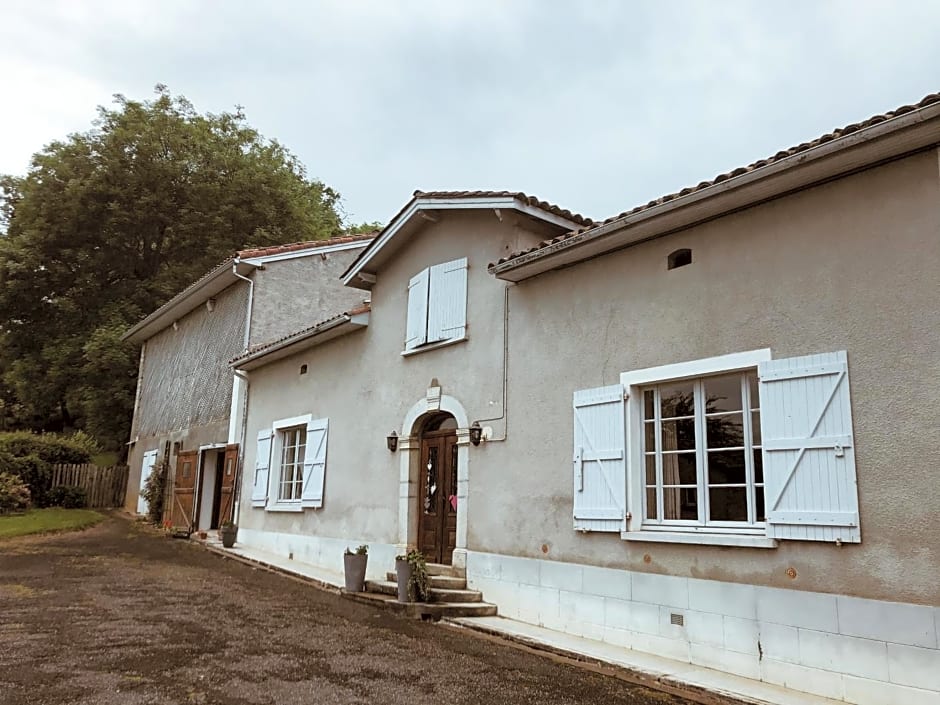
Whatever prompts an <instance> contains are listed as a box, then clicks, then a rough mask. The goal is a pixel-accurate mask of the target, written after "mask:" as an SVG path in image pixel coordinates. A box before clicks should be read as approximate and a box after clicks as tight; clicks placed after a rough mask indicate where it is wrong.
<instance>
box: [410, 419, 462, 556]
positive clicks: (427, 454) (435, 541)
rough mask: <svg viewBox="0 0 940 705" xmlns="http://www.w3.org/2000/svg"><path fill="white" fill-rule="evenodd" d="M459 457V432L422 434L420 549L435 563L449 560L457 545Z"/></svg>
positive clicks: (419, 501)
mask: <svg viewBox="0 0 940 705" xmlns="http://www.w3.org/2000/svg"><path fill="white" fill-rule="evenodd" d="M456 461H457V434H456V433H454V432H453V431H447V432H443V433H431V434H428V435H427V436H426V437H424V438H422V440H421V476H420V483H419V492H418V549H419V550H420V551H421V552H422V553H424V555H425V557H426V558H427V559H428V560H429V561H431V562H433V563H447V564H449V563H450V562H451V560H452V556H453V553H454V546H455V545H456V538H457V507H456V495H457V462H456Z"/></svg>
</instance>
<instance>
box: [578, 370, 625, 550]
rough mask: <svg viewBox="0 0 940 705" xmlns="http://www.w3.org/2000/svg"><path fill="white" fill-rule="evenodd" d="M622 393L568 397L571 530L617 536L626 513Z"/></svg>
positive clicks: (608, 390)
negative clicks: (571, 450) (571, 442)
mask: <svg viewBox="0 0 940 705" xmlns="http://www.w3.org/2000/svg"><path fill="white" fill-rule="evenodd" d="M625 436H626V431H625V426H624V400H623V387H622V386H621V385H619V384H615V385H612V386H609V387H599V388H597V389H585V390H582V391H579V392H575V393H574V528H575V529H580V530H585V531H620V530H621V528H623V523H624V517H625V507H626V488H627V478H626V465H625V453H624V450H625V445H626V444H625Z"/></svg>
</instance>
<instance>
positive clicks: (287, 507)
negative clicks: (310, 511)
mask: <svg viewBox="0 0 940 705" xmlns="http://www.w3.org/2000/svg"><path fill="white" fill-rule="evenodd" d="M312 419H313V414H304V415H303V416H292V417H290V418H286V419H279V420H278V421H275V422H274V423H273V424H271V429H272V430H273V432H274V438H273V439H272V441H271V463H270V473H271V478H270V480H269V481H268V482H269V484H268V487H269V488H270V489H269V496H268V503H267V505H266V506H265V509H266V510H267V511H269V512H302V511H303V507H302V506H301V501H300V496H299V495H298V497H297V499H289V500H287V499H279V498H280V496H281V471H282V457H281V456H282V455H283V451H284V438H285V434H286V432H287V431H291V430H294V429H295V428H298V427H300V428H302V429H303V433H304V436H305V438H306V433H307V424H308V423H310V421H311V420H312ZM304 444H305V445H306V440H305V441H304ZM302 472H303V465H302V464H301V473H302ZM302 492H303V487H301V493H302Z"/></svg>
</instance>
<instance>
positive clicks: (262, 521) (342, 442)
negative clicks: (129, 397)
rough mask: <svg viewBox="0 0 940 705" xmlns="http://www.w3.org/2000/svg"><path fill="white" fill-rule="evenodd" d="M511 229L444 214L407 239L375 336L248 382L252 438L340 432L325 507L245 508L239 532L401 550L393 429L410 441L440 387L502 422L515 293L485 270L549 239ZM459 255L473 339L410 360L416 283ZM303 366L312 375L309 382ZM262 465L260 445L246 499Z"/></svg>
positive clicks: (487, 217) (322, 350) (378, 297)
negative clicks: (405, 429) (310, 419)
mask: <svg viewBox="0 0 940 705" xmlns="http://www.w3.org/2000/svg"><path fill="white" fill-rule="evenodd" d="M510 220H511V219H510V218H508V217H505V216H504V220H503V221H502V222H501V221H500V220H499V219H497V217H496V215H495V214H494V213H493V212H492V211H487V212H484V213H446V214H442V218H441V222H440V223H437V224H432V225H428V226H426V227H425V228H424V229H423V230H422V231H420V232H419V233H418V234H416V235H413V236H411V237H409V239H408V242H407V243H406V245H405V246H404V247H403V248H402V249H401V251H400V252H399V254H398V255H397V257H396V258H395V259H394V260H393V261H392V262H391V263H390V264H388V265H387V266H386V267H385V268H383V269H382V270H381V272H380V273H379V275H378V283H377V284H376V285H375V287H374V289H373V291H372V297H371V298H372V313H371V322H370V324H369V326H368V327H367V328H366V329H364V330H362V331H357V332H355V333H352V334H350V335H348V336H345V337H342V338H339V339H337V340H334V341H331V342H329V343H326V344H324V345H322V346H319V347H315V348H312V349H310V350H308V351H306V352H303V353H298V354H297V355H294V356H293V357H290V358H287V359H285V360H284V361H282V362H277V363H274V364H272V365H269V366H266V367H263V368H260V369H258V370H255V371H252V372H251V373H250V393H249V394H250V404H249V418H248V425H247V435H246V438H248V439H254V438H256V437H257V432H258V430H259V429H262V428H270V426H271V423H272V422H273V421H275V420H277V419H282V418H287V417H291V416H296V415H300V414H306V413H311V414H313V416H314V418H321V417H328V418H329V419H330V431H329V446H328V456H327V468H326V487H325V491H324V505H323V508H322V509H318V510H306V511H304V512H303V513H302V514H289V513H276V512H266V511H264V510H261V509H253V508H251V507H250V503H249V502H247V501H243V502H242V507H241V517H240V522H241V526H243V527H245V528H247V529H249V530H265V531H271V532H285V533H300V534H307V535H316V536H320V537H325V538H331V537H332V538H345V537H359V538H360V539H361V540H364V541H370V542H379V543H390V544H394V543H395V542H396V541H397V538H398V492H399V457H400V456H399V455H398V454H392V453H389V451H388V450H387V449H386V447H385V437H386V435H387V434H388V433H389V432H390V431H392V430H397V431H398V432H399V433H400V432H401V424H402V420H403V419H404V417H405V415H406V413H407V412H408V410H409V409H410V408H411V406H412V405H413V404H415V402H417V401H418V400H420V399H423V398H425V396H426V393H427V388H428V386H429V385H430V383H431V380H432V378H436V379H437V380H438V381H439V383H440V385H441V386H442V388H443V393H444V394H449V395H454V396H458V397H460V400H461V402H462V403H463V404H464V405H465V406H466V407H467V408H468V409H473V411H474V413H475V414H476V417H481V416H498V415H499V414H500V413H501V409H500V407H501V405H502V360H503V345H502V335H503V313H504V290H505V287H504V284H503V283H502V282H497V281H495V280H494V279H493V278H492V277H491V276H490V275H489V274H488V273H487V271H486V266H487V264H488V263H489V262H491V261H493V260H495V259H496V258H498V257H499V256H501V254H502V253H504V252H506V251H509V250H512V249H517V248H518V247H520V246H526V245H530V244H533V243H534V242H536V241H537V240H538V238H539V237H540V236H536V235H534V234H532V233H529V232H526V231H525V230H520V229H519V228H517V227H515V226H513V225H512V224H510V222H509V221H510ZM460 257H467V258H468V262H469V269H468V273H467V286H468V299H469V301H470V304H469V307H468V312H467V336H468V337H467V340H465V341H463V342H459V343H455V344H453V345H450V346H447V347H443V348H439V349H436V350H429V351H426V352H421V353H418V354H416V355H412V356H408V357H403V356H402V355H401V352H402V350H403V349H404V340H405V321H406V308H407V286H408V280H409V279H410V278H411V277H412V276H414V275H415V274H416V273H418V272H419V271H421V270H422V269H424V268H425V267H428V266H430V265H434V264H439V263H442V262H447V261H450V260H454V259H458V258H460ZM355 291H358V290H355ZM359 293H360V294H361V295H368V293H369V292H359ZM305 363H306V364H308V367H309V370H310V371H309V372H308V373H307V374H306V375H300V374H299V368H300V365H302V364H305ZM254 464H255V447H254V443H253V441H251V440H250V441H248V442H247V443H246V447H245V459H244V467H245V468H246V471H245V473H244V476H243V480H244V482H246V483H247V484H246V485H244V486H243V487H244V489H243V494H242V496H243V497H249V496H250V493H251V487H250V483H251V482H252V478H253V468H254ZM388 568H389V569H390V568H391V565H389V566H388Z"/></svg>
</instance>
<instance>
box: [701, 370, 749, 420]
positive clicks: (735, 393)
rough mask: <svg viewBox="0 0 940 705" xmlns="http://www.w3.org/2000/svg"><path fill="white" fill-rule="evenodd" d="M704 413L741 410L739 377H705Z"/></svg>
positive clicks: (735, 375) (738, 375)
mask: <svg viewBox="0 0 940 705" xmlns="http://www.w3.org/2000/svg"><path fill="white" fill-rule="evenodd" d="M704 382H705V413H706V414H711V413H714V412H716V411H740V410H741V375H740V374H738V373H735V374H733V375H721V376H720V377H706V378H705V380H704Z"/></svg>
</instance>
